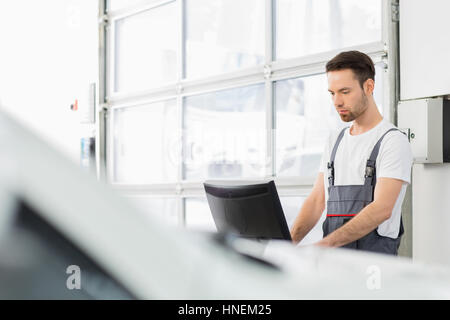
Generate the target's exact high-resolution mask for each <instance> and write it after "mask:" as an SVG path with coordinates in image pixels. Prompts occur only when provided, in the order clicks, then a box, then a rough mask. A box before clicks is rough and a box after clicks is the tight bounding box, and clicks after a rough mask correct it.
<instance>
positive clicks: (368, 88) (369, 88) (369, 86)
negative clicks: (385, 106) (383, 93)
mask: <svg viewBox="0 0 450 320" xmlns="http://www.w3.org/2000/svg"><path fill="white" fill-rule="evenodd" d="M363 89H364V93H365V94H366V95H371V94H373V90H374V89H375V81H373V79H367V80H366V81H365V82H364V84H363Z"/></svg>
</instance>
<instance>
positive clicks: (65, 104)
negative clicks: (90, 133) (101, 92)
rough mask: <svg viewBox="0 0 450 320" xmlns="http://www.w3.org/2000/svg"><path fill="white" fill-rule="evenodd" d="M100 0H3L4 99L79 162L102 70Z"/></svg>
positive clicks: (0, 58)
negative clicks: (83, 116) (92, 89)
mask: <svg viewBox="0 0 450 320" xmlns="http://www.w3.org/2000/svg"><path fill="white" fill-rule="evenodd" d="M97 14H98V1H96V0H39V1H36V0H2V1H0V103H1V104H2V105H3V109H5V110H6V111H7V112H8V113H10V114H12V115H13V116H14V117H16V118H18V119H20V121H22V122H23V123H25V124H26V125H28V126H29V127H31V128H32V129H33V130H34V131H35V132H36V134H38V135H40V136H42V137H43V138H44V139H46V140H47V141H48V143H50V144H53V145H54V146H56V147H57V148H58V149H60V150H61V151H63V152H64V153H65V154H67V155H68V156H69V157H70V158H71V159H73V160H74V161H77V162H78V161H79V157H80V156H79V154H80V137H81V134H82V132H80V130H81V126H80V124H79V114H80V112H73V111H71V110H70V104H72V103H73V101H74V100H75V99H77V98H78V99H79V100H80V103H81V107H83V106H84V103H85V101H86V99H87V92H88V85H89V83H90V82H96V81H97V78H98V77H97V74H98V49H97V47H98V28H97Z"/></svg>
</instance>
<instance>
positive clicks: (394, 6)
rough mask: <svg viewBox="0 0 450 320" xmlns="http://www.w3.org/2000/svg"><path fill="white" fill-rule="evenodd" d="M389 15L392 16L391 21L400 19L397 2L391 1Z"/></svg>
mask: <svg viewBox="0 0 450 320" xmlns="http://www.w3.org/2000/svg"><path fill="white" fill-rule="evenodd" d="M391 17H392V22H399V21H400V9H399V5H398V2H392V3H391Z"/></svg>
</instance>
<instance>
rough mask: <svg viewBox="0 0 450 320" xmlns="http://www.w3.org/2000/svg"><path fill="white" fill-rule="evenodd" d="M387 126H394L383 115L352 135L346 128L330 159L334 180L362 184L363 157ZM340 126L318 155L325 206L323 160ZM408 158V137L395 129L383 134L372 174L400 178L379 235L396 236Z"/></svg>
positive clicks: (410, 158) (407, 176)
mask: <svg viewBox="0 0 450 320" xmlns="http://www.w3.org/2000/svg"><path fill="white" fill-rule="evenodd" d="M350 126H351V125H349V127H350ZM391 128H395V126H394V125H393V124H392V123H390V122H388V121H386V120H385V119H383V120H382V121H381V122H380V123H378V124H377V125H376V126H375V127H374V128H372V129H370V130H369V131H367V132H364V133H362V134H359V135H354V136H352V135H350V130H349V129H346V130H345V133H344V136H343V137H342V140H341V142H340V144H339V147H338V149H337V152H336V157H335V160H334V172H335V178H334V184H335V185H362V184H364V174H365V170H366V162H367V159H369V156H370V153H371V152H372V150H373V147H374V146H375V144H376V143H377V142H378V140H379V139H380V138H381V136H382V135H383V134H384V133H385V132H386V131H388V130H389V129H391ZM341 130H342V129H340V130H338V131H336V132H333V133H332V134H330V136H329V139H328V141H327V143H326V144H325V150H324V153H323V155H322V163H321V166H320V170H319V171H320V172H323V174H324V175H323V176H324V185H325V206H326V202H327V200H328V169H327V163H328V162H329V161H330V156H331V151H332V150H333V147H334V144H335V142H336V139H337V137H338V135H339V133H340V131H341ZM412 162H413V155H412V151H411V146H410V144H409V141H408V138H407V137H406V136H405V135H404V134H403V133H401V132H400V131H397V130H396V131H391V132H389V133H388V134H386V135H385V136H384V138H383V141H382V142H381V145H380V150H379V153H378V157H377V158H376V177H377V179H378V178H395V179H399V180H403V185H402V188H401V191H400V194H399V196H398V198H397V201H396V203H395V205H394V209H393V210H392V215H391V217H390V218H389V219H388V220H386V221H384V222H383V223H381V224H380V225H379V226H378V233H379V234H380V235H382V236H386V237H390V238H394V239H395V238H397V237H398V233H399V230H400V217H401V209H402V202H403V199H404V197H405V192H406V188H407V186H408V183H411V166H412ZM326 211H327V209H326V208H325V212H324V214H326Z"/></svg>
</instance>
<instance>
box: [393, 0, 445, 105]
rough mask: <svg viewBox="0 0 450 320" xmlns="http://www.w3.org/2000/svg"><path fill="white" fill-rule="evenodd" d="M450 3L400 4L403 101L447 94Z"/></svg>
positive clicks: (406, 0)
mask: <svg viewBox="0 0 450 320" xmlns="http://www.w3.org/2000/svg"><path fill="white" fill-rule="evenodd" d="M449 12H450V1H448V0H426V1H425V0H400V81H401V86H400V96H401V99H402V100H406V99H417V98H422V97H432V96H440V95H446V94H449V93H450V72H449V70H450V59H449V52H450V36H449V30H450V19H449V18H448V13H449Z"/></svg>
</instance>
